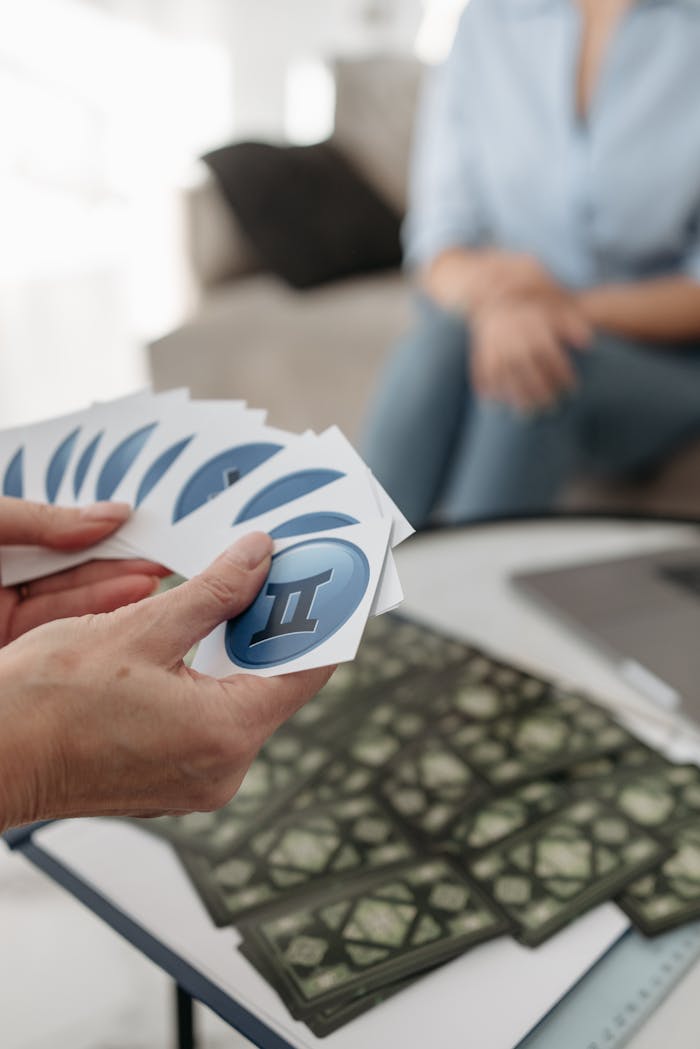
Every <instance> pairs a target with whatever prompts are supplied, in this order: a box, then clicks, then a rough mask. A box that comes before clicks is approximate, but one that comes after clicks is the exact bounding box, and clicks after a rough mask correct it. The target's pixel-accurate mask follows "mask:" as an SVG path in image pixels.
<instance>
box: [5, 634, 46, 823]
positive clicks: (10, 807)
mask: <svg viewBox="0 0 700 1049" xmlns="http://www.w3.org/2000/svg"><path fill="white" fill-rule="evenodd" d="M14 662H15V661H14V660H13V659H12V657H11V651H10V650H9V649H6V650H5V651H4V652H3V653H2V655H1V656H0V830H2V831H4V830H7V829H9V828H10V827H18V826H22V825H23V824H25V823H33V822H35V821H36V820H39V819H46V818H49V817H50V816H56V815H59V814H60V812H59V810H60V803H59V790H58V786H59V784H58V780H57V782H56V783H55V785H53V777H54V775H55V773H56V771H57V769H58V763H57V762H56V756H55V753H54V750H55V748H54V739H53V734H52V732H51V729H50V724H49V718H48V717H47V716H46V713H45V711H43V710H42V704H40V703H36V702H35V700H34V697H33V695H32V690H31V689H27V688H26V684H27V681H26V672H24V673H23V668H21V667H14V666H13V664H14ZM17 681H23V688H22V690H21V692H19V691H18V690H17V687H16V682H17Z"/></svg>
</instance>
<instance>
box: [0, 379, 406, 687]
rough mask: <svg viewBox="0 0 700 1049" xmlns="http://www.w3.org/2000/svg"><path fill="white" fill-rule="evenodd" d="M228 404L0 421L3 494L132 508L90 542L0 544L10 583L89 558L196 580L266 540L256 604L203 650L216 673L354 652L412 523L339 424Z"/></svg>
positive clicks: (146, 406) (393, 592) (275, 667)
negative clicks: (247, 545)
mask: <svg viewBox="0 0 700 1049" xmlns="http://www.w3.org/2000/svg"><path fill="white" fill-rule="evenodd" d="M265 419H266V416H265V413H264V412H261V411H257V410H252V409H249V408H248V407H247V406H246V404H245V403H244V402H238V401H194V400H190V398H189V395H188V392H187V391H186V390H174V391H171V392H168V393H164V394H159V395H154V394H151V393H150V392H148V391H144V392H141V393H138V394H135V395H133V396H131V397H126V398H123V399H121V400H117V401H112V402H108V403H100V404H95V405H93V406H92V407H91V408H89V409H87V410H86V411H83V412H78V413H76V414H73V415H67V416H62V417H60V418H56V419H50V420H48V421H46V422H43V423H38V424H36V425H34V426H28V427H22V428H20V429H16V430H5V431H2V432H0V492H1V493H2V494H3V495H5V496H13V497H15V498H24V499H28V500H33V501H36V502H48V503H53V504H56V505H60V506H86V505H88V504H90V503H93V502H98V501H103V500H114V501H119V502H127V503H129V504H130V505H131V506H132V507H133V508H134V512H133V515H132V517H131V519H130V520H129V521H128V522H127V523H126V524H125V525H124V526H123V527H122V528H121V529H120V530H119V532H118V533H117V534H116V535H114V536H113V537H111V538H109V539H107V540H105V541H104V542H102V543H100V544H99V545H97V546H94V547H92V548H90V549H89V550H88V551H85V552H82V553H76V554H73V553H71V554H59V553H55V552H51V551H47V550H40V549H36V548H28V547H24V548H17V547H6V548H4V549H3V550H2V551H0V557H1V565H2V582H3V584H4V585H9V586H12V585H18V584H21V583H26V582H28V581H30V580H31V579H36V578H38V577H41V576H45V575H51V574H53V573H55V572H59V571H62V570H65V569H67V568H71V567H73V566H75V565H77V564H80V563H81V562H85V561H87V560H92V559H94V558H119V559H121V558H134V557H136V558H147V559H150V560H152V561H154V562H156V563H158V564H163V565H165V566H166V567H167V568H170V569H171V570H172V571H173V572H174V573H177V574H179V575H181V576H184V577H187V578H189V577H191V576H193V575H195V574H196V573H198V572H200V571H201V570H202V569H204V568H206V567H207V566H208V565H209V564H210V563H211V562H212V561H213V560H214V559H215V558H216V557H217V556H218V554H220V553H221V552H222V551H223V550H225V549H226V548H227V547H228V546H230V545H231V543H233V542H234V541H235V540H236V539H237V538H239V537H241V536H242V535H245V534H246V533H248V532H251V531H264V532H267V533H269V534H270V536H271V537H272V538H273V539H274V540H275V552H274V556H273V561H272V567H271V570H270V573H269V576H268V578H267V581H266V583H265V585H264V586H263V589H262V590H261V592H260V594H259V596H258V598H257V599H256V601H255V602H254V603H253V605H252V606H251V607H250V608H249V609H248V610H247V611H246V612H245V613H244V614H243V615H242V616H240V617H238V618H237V619H236V620H232V621H231V622H229V623H227V624H224V625H222V626H221V627H220V628H219V629H218V630H216V631H215V632H214V633H212V634H210V635H209V637H208V638H206V639H205V640H204V641H203V642H202V643H201V644H200V646H199V649H198V652H197V656H196V662H195V667H196V668H197V669H198V670H200V671H201V672H203V673H209V674H213V675H215V676H218V677H224V676H227V675H229V674H234V673H237V672H244V673H248V674H251V673H252V674H260V675H263V676H269V675H273V674H280V673H289V672H292V671H296V670H302V669H309V668H311V667H316V666H325V665H331V664H334V663H342V662H345V661H348V660H352V659H353V658H354V656H355V653H356V651H357V647H358V644H359V642H360V638H361V637H362V632H363V630H364V627H365V624H366V622H367V619H368V617H369V616H374V615H380V614H382V613H384V612H387V611H388V610H390V609H392V608H395V607H396V606H397V605H398V604H400V602H401V600H402V599H403V593H402V590H401V584H400V582H399V579H398V575H397V572H396V566H395V564H394V559H393V556H392V549H393V548H394V547H396V546H397V545H398V544H399V543H400V542H402V541H403V540H404V539H406V538H407V537H408V536H409V535H410V534H411V533H412V528H411V526H410V525H409V523H408V522H407V521H406V519H405V518H404V516H403V515H402V514H401V513H400V511H399V510H398V508H397V507H396V506H395V505H394V503H393V502H392V501H391V499H390V498H389V496H388V495H387V494H386V492H385V491H384V490H383V489H382V488H381V486H380V485H379V484H378V482H377V481H376V479H375V478H374V477H373V476H372V474H371V472H370V470H369V469H368V467H367V466H366V465H365V464H364V462H363V461H362V459H361V458H360V456H359V455H358V454H357V452H356V451H355V450H354V448H353V447H352V445H351V444H350V443H349V441H347V440H346V438H345V437H344V436H343V435H342V433H341V432H340V431H339V430H338V429H337V428H331V429H329V430H327V431H325V432H324V433H322V434H316V433H312V432H308V433H304V434H302V435H296V434H292V433H287V432H286V431H283V430H278V429H275V428H273V427H271V426H268V425H267V424H266V421H265Z"/></svg>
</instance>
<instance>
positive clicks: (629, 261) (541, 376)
mask: <svg viewBox="0 0 700 1049" xmlns="http://www.w3.org/2000/svg"><path fill="white" fill-rule="evenodd" d="M699 55H700V0H472V2H471V4H470V5H469V6H468V8H467V10H466V12H465V14H464V16H463V18H462V22H461V25H460V28H459V31H458V34H457V37H456V41H455V44H454V47H453V50H452V54H451V56H450V58H449V59H448V61H447V63H446V64H445V65H444V66H443V67H442V68H441V69H440V70H439V71H437V73H436V74H435V76H434V78H433V79H432V81H431V82H430V83H429V85H428V90H427V92H426V97H425V100H424V105H423V111H422V114H421V117H420V120H419V127H418V134H417V141H416V151H415V161H414V171H413V185H412V204H411V208H410V214H409V218H408V221H407V224H406V231H405V235H406V255H407V263H408V266H409V267H410V268H411V269H412V271H413V273H414V275H415V280H416V283H417V286H418V292H419V295H418V299H419V301H418V313H419V316H418V321H417V324H416V326H415V328H414V330H413V331H412V333H411V334H410V335H409V336H408V337H407V338H406V339H405V340H404V342H403V343H402V344H401V345H400V346H399V347H398V349H397V351H396V353H395V355H394V357H393V358H392V360H391V361H390V363H389V366H388V368H387V371H386V373H385V375H384V377H383V380H382V383H381V386H380V389H379V391H378V394H377V396H376V399H375V403H374V405H373V408H372V412H371V415H370V419H369V420H368V426H367V430H366V434H365V454H366V457H367V459H368V461H369V463H370V465H371V466H372V468H373V469H374V471H375V472H376V474H377V476H378V477H379V479H380V481H382V483H383V484H384V485H385V486H386V487H387V489H388V490H389V492H390V493H391V494H392V495H393V497H394V498H395V499H396V501H397V502H398V503H399V505H400V506H401V507H402V509H403V510H404V512H405V513H406V514H407V516H408V517H409V518H410V519H411V520H412V522H413V524H414V525H416V526H418V527H420V526H421V525H423V524H425V523H426V521H427V520H428V519H429V518H430V516H431V515H434V514H436V513H437V515H438V516H439V517H440V518H441V519H443V520H447V521H461V520H469V519H476V518H480V517H488V516H499V515H509V514H517V513H528V512H536V511H540V510H546V509H548V508H550V507H551V506H552V505H553V503H554V502H555V500H556V498H557V496H558V495H559V493H560V491H561V490H562V488H563V487H564V485H565V483H566V482H567V481H568V480H569V479H570V478H571V477H572V476H574V475H576V474H578V473H580V472H584V471H585V472H591V471H597V472H599V473H602V474H608V475H611V476H621V475H624V476H629V475H632V474H635V473H637V472H641V471H646V470H648V469H650V468H652V467H653V466H654V465H656V464H657V463H658V462H660V461H662V460H663V459H664V458H665V457H666V456H668V455H669V454H670V453H671V452H672V451H673V450H675V449H676V448H677V447H678V446H679V445H680V444H682V443H683V442H684V441H686V440H687V439H688V438H690V437H691V436H692V435H694V434H697V433H700V120H698V118H697V111H698V105H700V61H698V56H699Z"/></svg>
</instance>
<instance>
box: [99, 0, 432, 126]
mask: <svg viewBox="0 0 700 1049" xmlns="http://www.w3.org/2000/svg"><path fill="white" fill-rule="evenodd" d="M93 2H94V3H95V4H96V5H98V6H99V7H101V8H102V9H103V10H106V11H110V12H111V13H112V14H118V15H121V16H122V17H128V18H131V19H136V20H138V21H140V22H142V23H145V24H147V25H149V26H150V27H151V28H152V29H154V30H157V31H158V32H161V33H165V34H167V35H170V36H173V37H176V38H179V39H183V38H185V39H187V40H193V39H199V40H202V41H207V42H209V43H215V44H216V45H218V46H220V47H223V48H224V49H225V50H226V52H227V54H228V55H229V57H230V62H231V74H232V91H233V97H232V107H233V112H232V127H231V129H230V130H231V134H233V135H236V136H248V135H263V134H264V135H269V136H273V137H278V136H282V135H283V134H284V133H285V130H286V124H287V106H286V102H285V95H286V89H287V84H288V77H289V72H290V69H292V68H293V67H294V66H295V65H296V64H298V63H303V62H309V61H311V60H318V59H323V58H324V57H331V56H333V55H335V54H338V53H343V54H347V53H351V54H352V53H355V54H366V53H367V52H371V51H378V50H380V51H381V50H384V51H411V50H412V49H413V46H414V43H415V38H416V34H417V31H418V28H419V25H420V21H421V17H422V12H423V0H93Z"/></svg>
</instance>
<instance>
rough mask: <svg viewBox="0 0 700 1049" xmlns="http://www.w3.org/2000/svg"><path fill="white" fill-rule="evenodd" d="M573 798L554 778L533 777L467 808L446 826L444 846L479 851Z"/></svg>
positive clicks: (527, 825)
mask: <svg viewBox="0 0 700 1049" xmlns="http://www.w3.org/2000/svg"><path fill="white" fill-rule="evenodd" d="M570 800H571V797H570V795H569V793H568V792H567V791H566V790H565V788H564V787H561V786H559V784H557V783H553V782H552V781H551V780H533V781H532V782H531V783H524V784H523V785H522V786H521V787H516V788H515V790H512V791H509V792H508V793H506V794H495V795H491V796H490V797H487V798H485V799H484V800H483V801H481V802H477V803H476V804H475V805H474V806H473V807H472V808H471V809H467V810H466V811H465V812H463V813H462V814H461V815H460V816H458V817H457V819H456V820H455V821H454V822H453V823H452V824H451V825H450V826H449V827H448V828H447V833H446V837H445V841H444V846H445V848H447V849H448V850H449V851H450V852H452V853H460V854H462V853H469V852H479V851H481V850H482V849H487V848H489V847H490V846H491V845H496V844H497V842H499V841H503V840H505V839H506V838H509V837H510V836H511V835H512V834H517V832H518V831H520V830H524V829H525V828H526V827H529V826H531V825H532V824H533V823H537V822H538V821H539V820H540V819H542V817H543V816H546V815H548V813H550V812H554V811H556V809H558V808H561V807H562V806H563V805H565V804H567V803H568V802H569V801H570Z"/></svg>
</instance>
